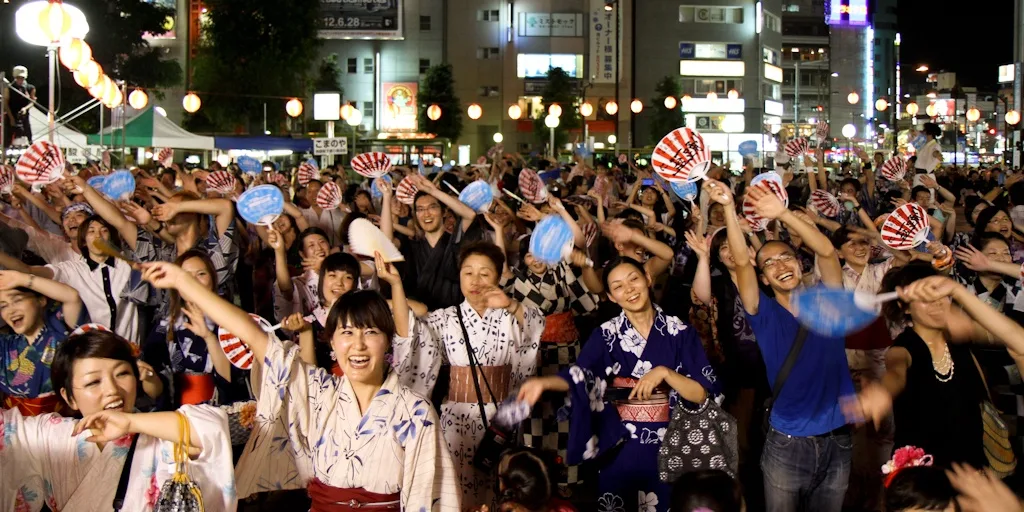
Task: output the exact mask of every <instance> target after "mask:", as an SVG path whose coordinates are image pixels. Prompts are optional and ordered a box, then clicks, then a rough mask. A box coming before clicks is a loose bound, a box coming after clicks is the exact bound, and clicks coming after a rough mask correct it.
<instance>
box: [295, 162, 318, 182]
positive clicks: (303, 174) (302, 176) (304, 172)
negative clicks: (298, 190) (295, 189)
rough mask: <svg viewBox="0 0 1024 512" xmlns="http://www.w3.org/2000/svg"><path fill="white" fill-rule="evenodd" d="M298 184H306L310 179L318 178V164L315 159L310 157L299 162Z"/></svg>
mask: <svg viewBox="0 0 1024 512" xmlns="http://www.w3.org/2000/svg"><path fill="white" fill-rule="evenodd" d="M298 174H299V185H302V186H306V185H308V184H309V181H310V180H319V179H320V166H319V165H317V163H316V160H315V159H313V158H310V159H309V160H306V161H305V162H302V163H301V164H299V172H298Z"/></svg>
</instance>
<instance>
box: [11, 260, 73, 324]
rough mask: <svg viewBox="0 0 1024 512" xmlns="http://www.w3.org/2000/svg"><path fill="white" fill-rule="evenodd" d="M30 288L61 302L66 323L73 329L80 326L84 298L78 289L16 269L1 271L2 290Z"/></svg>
mask: <svg viewBox="0 0 1024 512" xmlns="http://www.w3.org/2000/svg"><path fill="white" fill-rule="evenodd" d="M14 288H28V289H29V290H32V291H34V292H36V293H38V294H40V295H45V296H46V297H49V298H50V299H53V300H55V301H57V302H60V303H61V308H62V311H63V312H64V323H65V324H67V326H68V327H69V328H71V329H74V328H75V327H78V319H79V317H80V316H81V314H82V307H83V306H82V299H81V298H80V297H79V296H78V290H76V289H74V288H72V287H70V286H68V285H66V284H63V283H58V282H57V281H54V280H52V279H46V278H44V277H38V276H35V275H32V274H23V273H21V272H16V271H14V270H3V271H0V290H11V289H14Z"/></svg>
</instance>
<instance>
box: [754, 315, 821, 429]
mask: <svg viewBox="0 0 1024 512" xmlns="http://www.w3.org/2000/svg"><path fill="white" fill-rule="evenodd" d="M808 334H810V332H809V331H808V330H807V328H806V327H804V326H802V325H801V326H800V329H799V330H798V331H796V338H795V339H794V340H793V346H791V347H789V353H788V354H786V360H785V361H784V362H783V363H782V368H780V369H779V374H778V375H777V376H776V377H775V384H774V385H773V386H772V396H771V398H769V399H767V400H765V401H764V417H763V418H761V430H762V431H764V433H765V434H768V431H770V430H771V429H772V423H771V417H772V407H773V406H774V405H775V401H776V400H778V399H779V393H782V387H783V386H785V385H786V380H787V379H789V374H790V373H791V372H792V371H793V367H794V366H796V358H797V356H799V355H800V350H802V349H803V348H804V342H805V341H807V335H808Z"/></svg>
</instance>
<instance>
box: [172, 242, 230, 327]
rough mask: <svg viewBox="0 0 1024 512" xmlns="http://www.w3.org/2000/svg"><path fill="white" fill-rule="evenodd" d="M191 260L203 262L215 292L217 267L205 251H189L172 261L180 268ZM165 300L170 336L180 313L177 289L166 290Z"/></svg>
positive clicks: (217, 284) (179, 297) (179, 299)
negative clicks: (167, 307) (196, 259)
mask: <svg viewBox="0 0 1024 512" xmlns="http://www.w3.org/2000/svg"><path fill="white" fill-rule="evenodd" d="M192 258H199V260H200V261H202V262H203V266H205V267H206V271H207V272H208V273H209V274H210V279H211V280H212V281H213V289H214V290H216V289H217V286H219V284H220V283H218V282H217V267H215V266H214V265H213V260H211V259H210V256H209V255H208V254H206V252H205V251H201V250H199V249H189V250H187V251H185V252H183V253H181V256H178V258H177V259H176V260H174V264H175V265H177V266H179V267H180V266H182V265H184V264H185V262H186V261H188V260H190V259H192ZM167 298H168V302H169V309H168V312H169V314H170V315H169V316H170V319H171V320H170V325H171V326H172V328H170V329H168V330H167V334H168V335H169V336H171V335H173V334H174V329H173V326H174V320H176V319H177V318H178V313H180V312H181V295H180V294H179V293H178V289H177V288H171V289H170V290H168V293H167Z"/></svg>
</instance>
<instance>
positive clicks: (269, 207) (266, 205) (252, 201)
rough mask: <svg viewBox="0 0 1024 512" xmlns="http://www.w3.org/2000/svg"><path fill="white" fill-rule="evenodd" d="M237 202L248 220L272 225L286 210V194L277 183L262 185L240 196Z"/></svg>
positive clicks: (243, 216) (240, 212)
mask: <svg viewBox="0 0 1024 512" xmlns="http://www.w3.org/2000/svg"><path fill="white" fill-rule="evenodd" d="M236 204H237V206H238V214H239V215H241V216H242V218H243V219H245V221H246V222H248V223H250V224H257V225H260V226H270V225H271V224H273V223H274V221H275V220H277V218H278V217H280V216H281V213H282V212H284V195H283V194H281V189H280V188H278V187H277V186H275V185H260V186H258V187H253V188H250V189H249V190H246V191H245V192H244V193H243V194H242V195H240V196H238V202H237V203H236Z"/></svg>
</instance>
